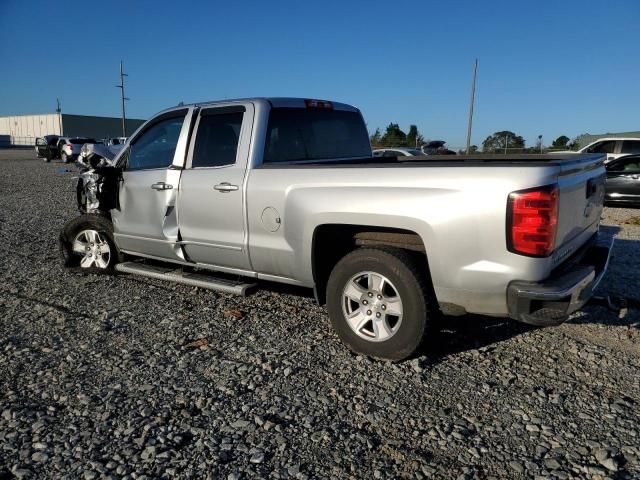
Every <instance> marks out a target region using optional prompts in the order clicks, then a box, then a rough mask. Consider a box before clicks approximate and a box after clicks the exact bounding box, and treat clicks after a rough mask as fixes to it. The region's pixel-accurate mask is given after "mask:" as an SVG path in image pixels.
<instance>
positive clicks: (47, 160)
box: [42, 157, 51, 163]
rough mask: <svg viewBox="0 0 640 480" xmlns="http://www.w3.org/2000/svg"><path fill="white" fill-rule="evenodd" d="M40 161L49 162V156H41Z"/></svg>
mask: <svg viewBox="0 0 640 480" xmlns="http://www.w3.org/2000/svg"><path fill="white" fill-rule="evenodd" d="M42 161H43V162H44V163H49V162H50V161H51V159H50V158H49V157H43V158H42Z"/></svg>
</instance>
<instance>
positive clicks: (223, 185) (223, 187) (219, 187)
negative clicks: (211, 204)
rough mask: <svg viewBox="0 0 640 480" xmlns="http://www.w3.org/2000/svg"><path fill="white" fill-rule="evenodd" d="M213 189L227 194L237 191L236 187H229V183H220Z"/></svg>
mask: <svg viewBox="0 0 640 480" xmlns="http://www.w3.org/2000/svg"><path fill="white" fill-rule="evenodd" d="M213 188H214V189H215V190H218V191H219V192H222V193H229V192H234V191H236V190H238V185H231V184H230V183H229V182H222V183H219V184H218V185H216V186H215V187H213Z"/></svg>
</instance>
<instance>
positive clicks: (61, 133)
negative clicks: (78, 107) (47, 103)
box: [56, 98, 64, 135]
mask: <svg viewBox="0 0 640 480" xmlns="http://www.w3.org/2000/svg"><path fill="white" fill-rule="evenodd" d="M56 103H57V104H58V106H57V107H56V113H57V114H58V127H59V129H60V135H64V132H63V131H62V107H61V106H60V99H59V98H56Z"/></svg>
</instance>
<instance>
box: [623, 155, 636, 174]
mask: <svg viewBox="0 0 640 480" xmlns="http://www.w3.org/2000/svg"><path fill="white" fill-rule="evenodd" d="M620 166H621V167H622V168H620V170H623V171H624V172H625V173H640V158H638V157H635V158H625V159H624V160H623V161H622V162H621V165H620Z"/></svg>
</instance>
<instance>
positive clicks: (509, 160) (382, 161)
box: [257, 153, 606, 169]
mask: <svg viewBox="0 0 640 480" xmlns="http://www.w3.org/2000/svg"><path fill="white" fill-rule="evenodd" d="M605 158H606V156H605V155H603V154H600V153H591V154H578V153H562V154H557V155H552V154H516V155H491V154H479V155H421V156H413V157H368V158H357V159H337V160H303V161H294V162H276V163H267V164H262V165H260V166H258V167H257V168H292V167H295V168H301V167H310V168H317V167H323V166H326V167H330V168H336V167H337V168H340V167H344V168H350V167H405V166H406V167H411V168H415V167H443V166H452V167H453V166H463V165H469V166H471V165H473V166H501V167H505V166H514V167H521V166H528V167H534V166H560V167H563V169H566V168H567V167H569V166H575V167H578V168H580V166H581V165H583V164H594V165H595V166H599V165H601V164H604V160H605Z"/></svg>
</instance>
